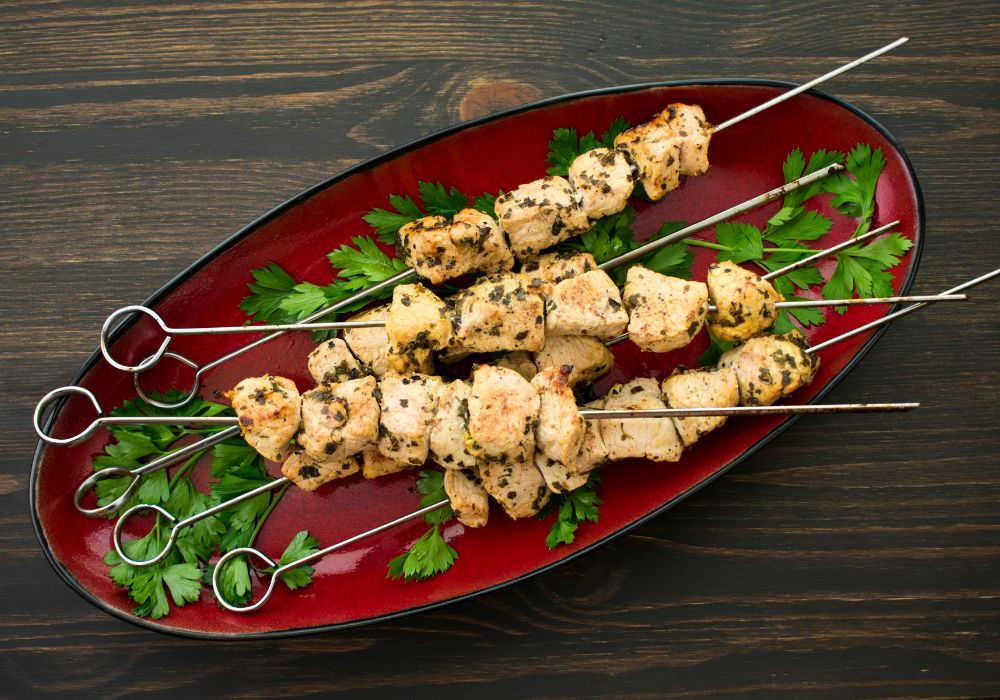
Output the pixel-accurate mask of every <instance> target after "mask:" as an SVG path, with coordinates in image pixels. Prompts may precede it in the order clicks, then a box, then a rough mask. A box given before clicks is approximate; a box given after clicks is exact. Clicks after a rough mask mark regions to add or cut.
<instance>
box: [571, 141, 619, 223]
mask: <svg viewBox="0 0 1000 700" xmlns="http://www.w3.org/2000/svg"><path fill="white" fill-rule="evenodd" d="M569 181H570V182H571V183H572V184H573V188H574V189H575V190H576V192H577V194H578V195H579V196H580V200H581V201H580V205H581V206H582V207H583V213H584V214H586V215H587V217H588V218H590V219H592V220H593V219H599V218H601V217H602V216H611V215H612V214H617V213H618V212H620V211H621V210H622V209H624V208H625V205H626V204H628V198H629V197H631V196H632V188H633V185H634V183H633V179H632V165H631V164H630V163H629V162H628V160H627V159H626V158H625V154H624V153H622V152H621V151H619V150H617V149H614V150H612V149H610V148H595V149H594V150H592V151H587V152H586V153H584V154H582V155H580V156H578V157H577V158H576V159H575V160H574V161H573V163H572V164H571V165H570V166H569Z"/></svg>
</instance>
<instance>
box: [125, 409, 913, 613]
mask: <svg viewBox="0 0 1000 700" xmlns="http://www.w3.org/2000/svg"><path fill="white" fill-rule="evenodd" d="M919 406H920V404H917V403H882V404H830V405H825V406H811V405H806V406H736V407H731V408H710V409H709V408H704V409H702V408H688V409H672V408H667V409H650V410H633V411H606V410H582V411H580V413H581V414H582V415H583V416H584V417H585V418H606V419H621V418H667V417H671V418H684V417H694V416H720V415H725V416H734V415H754V416H759V415H775V414H780V415H787V414H792V413H795V414H804V413H812V414H816V413H856V412H861V413H869V412H875V411H912V410H914V409H915V408H918V407H919ZM268 486H271V484H268ZM234 500H235V499H234ZM448 504H449V500H448V499H447V498H445V499H442V500H440V501H438V502H437V503H432V504H430V505H428V506H424V507H423V508H420V509H419V510H415V511H413V512H412V513H407V514H406V515H403V516H400V517H398V518H396V519H395V520H391V521H389V522H387V523H383V524H381V525H378V526H377V527H373V528H372V529H370V530H366V531H365V532H362V533H360V534H357V535H353V536H352V537H348V538H347V539H346V540H341V541H340V542H337V543H335V544H332V545H330V546H329V547H326V548H324V549H321V550H319V551H318V552H315V553H313V554H310V555H308V556H305V557H301V558H300V559H296V560H295V561H292V562H288V563H287V564H283V565H282V566H278V563H277V562H275V561H274V560H273V559H271V558H270V557H269V556H267V555H266V554H264V553H263V552H262V551H260V550H259V549H257V548H256V547H240V548H238V549H234V550H232V551H230V552H227V553H226V554H224V555H222V556H221V557H220V558H219V560H218V561H217V562H216V564H215V570H214V571H213V572H212V590H213V592H214V593H215V597H216V600H218V602H219V604H220V605H222V606H223V607H224V608H226V609H227V610H229V611H231V612H241V613H242V612H252V611H254V610H257V609H259V608H260V607H261V606H263V605H264V604H265V603H267V601H268V600H270V598H271V595H272V594H273V593H274V588H275V585H276V583H277V581H278V579H279V578H280V577H281V575H282V574H283V573H285V572H286V571H290V570H292V569H296V568H298V567H300V566H304V565H306V564H309V563H311V562H314V561H317V560H319V559H321V558H323V557H325V556H326V555H327V554H331V553H332V552H336V551H337V550H339V549H343V548H344V547H347V546H349V545H352V544H354V543H355V542H359V541H361V540H363V539H365V538H368V537H371V536H373V535H377V534H379V533H381V532H385V531H386V530H388V529H390V528H393V527H396V526H397V525H401V524H403V523H406V522H409V521H410V520H415V519H416V518H420V517H422V516H424V515H426V514H427V513H431V512H433V511H435V510H437V509H439V508H443V507H444V506H446V505H448ZM140 507H141V506H137V507H136V508H140ZM151 508H153V509H155V510H157V511H158V512H160V513H161V514H164V515H166V517H168V518H169V519H170V520H171V521H174V518H173V516H171V515H170V514H169V513H167V512H166V511H165V510H163V509H162V508H159V507H158V506H151ZM129 512H131V511H129ZM127 515H128V513H126V514H125V515H122V520H124V519H125V517H126V516H127ZM199 515H201V514H199ZM193 517H198V516H193ZM122 520H119V521H118V525H116V527H115V548H116V549H117V550H118V555H119V556H121V557H122V558H123V559H125V556H124V554H122V549H121V545H120V525H121V522H122ZM191 520H192V519H191V518H188V519H187V521H181V523H177V524H176V525H174V529H172V530H171V532H170V535H169V539H168V542H169V543H171V546H172V543H173V541H174V540H175V539H176V534H177V529H178V527H179V526H180V525H181V524H182V523H184V522H190V521H191ZM166 551H169V550H166ZM163 556H166V553H161V556H160V557H158V558H157V559H156V560H154V561H151V562H149V563H154V562H155V561H159V560H160V559H162V557H163ZM239 556H253V557H257V558H258V559H259V560H261V561H263V562H264V563H265V566H264V567H258V566H256V565H254V569H255V570H257V571H258V572H260V573H264V574H269V577H268V584H267V588H266V590H265V591H264V594H263V595H262V596H261V597H260V598H259V599H258V600H256V601H255V602H251V603H247V604H246V605H234V604H232V603H230V602H229V601H227V600H226V599H225V597H224V596H223V595H222V587H221V584H220V579H219V575H220V573H221V572H222V570H223V568H224V567H225V566H226V564H227V563H228V562H229V561H230V560H231V559H233V558H235V557H239ZM129 563H132V564H133V565H137V566H141V565H143V563H142V562H132V561H129Z"/></svg>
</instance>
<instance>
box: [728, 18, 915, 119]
mask: <svg viewBox="0 0 1000 700" xmlns="http://www.w3.org/2000/svg"><path fill="white" fill-rule="evenodd" d="M909 40H910V39H909V37H905V36H904V37H902V38H900V39H896V41H894V42H892V43H891V44H886V45H885V46H883V47H882V48H880V49H876V50H875V51H872V52H871V53H869V54H865V55H864V56H862V57H861V58H858V59H855V60H853V61H851V62H850V63H845V64H844V65H842V66H841V67H840V68H836V69H834V70H832V71H830V72H829V73H826V74H824V75H821V76H819V77H818V78H814V79H812V80H810V81H809V82H807V83H802V85H799V86H798V87H797V88H794V89H792V90H789V91H788V92H783V93H781V94H780V95H778V96H777V97H775V98H774V99H771V100H768V101H767V102H765V103H764V104H761V105H757V106H756V107H754V108H753V109H748V110H747V111H746V112H743V114H737V115H736V116H735V117H733V118H732V119H729V120H727V121H724V122H722V123H721V124H719V125H717V126H716V127H715V133H719V132H720V131H722V130H723V129H728V128H729V127H731V126H733V125H734V124H739V123H740V122H741V121H743V120H744V119H749V118H750V117H752V116H753V115H755V114H760V113H761V112H763V111H764V110H765V109H770V108H771V107H774V106H775V105H779V104H781V103H782V102H784V101H785V100H790V99H791V98H793V97H795V96H796V95H798V94H801V93H803V92H805V91H806V90H810V89H812V88H814V87H816V86H817V85H819V84H820V83H825V82H826V81H827V80H830V79H831V78H836V77H837V76H838V75H841V74H842V73H846V72H847V71H849V70H851V69H852V68H856V67H858V66H860V65H861V64H862V63H867V62H868V61H870V60H872V59H873V58H877V57H879V56H881V55H882V54H884V53H888V52H889V51H892V50H893V49H894V48H896V47H897V46H902V45H903V44H905V43H906V42H908V41H909Z"/></svg>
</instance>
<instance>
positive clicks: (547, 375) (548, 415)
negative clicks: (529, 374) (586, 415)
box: [531, 365, 586, 464]
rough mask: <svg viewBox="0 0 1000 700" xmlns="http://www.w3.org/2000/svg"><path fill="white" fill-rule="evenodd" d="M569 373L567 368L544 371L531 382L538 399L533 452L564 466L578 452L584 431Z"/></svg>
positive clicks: (568, 367) (549, 368) (569, 368)
mask: <svg viewBox="0 0 1000 700" xmlns="http://www.w3.org/2000/svg"><path fill="white" fill-rule="evenodd" d="M570 372H572V367H570V366H569V365H562V366H561V367H547V368H546V369H543V370H542V371H541V372H539V373H538V374H537V375H536V376H535V378H534V379H532V380H531V386H532V387H533V388H534V390H535V391H536V392H538V398H539V410H538V427H537V428H536V429H535V441H536V449H537V450H538V451H539V452H541V453H543V454H544V455H545V456H546V457H548V458H549V459H551V460H552V461H555V462H562V463H563V464H569V463H570V460H571V459H572V458H573V457H575V456H576V455H577V454H578V453H579V452H580V447H581V445H582V444H583V434H584V432H585V431H586V428H585V426H584V424H583V417H582V416H581V415H580V411H579V410H578V409H577V407H576V397H575V396H573V389H572V388H571V387H570V384H569V376H570Z"/></svg>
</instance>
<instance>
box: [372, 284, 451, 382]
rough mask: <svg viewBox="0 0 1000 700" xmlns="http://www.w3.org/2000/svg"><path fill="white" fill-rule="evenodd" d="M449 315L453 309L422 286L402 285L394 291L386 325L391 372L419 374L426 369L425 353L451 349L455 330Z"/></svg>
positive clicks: (387, 353) (387, 356) (387, 355)
mask: <svg viewBox="0 0 1000 700" xmlns="http://www.w3.org/2000/svg"><path fill="white" fill-rule="evenodd" d="M448 311H449V305H448V304H447V303H446V302H444V301H442V300H441V299H439V298H438V297H437V295H436V294H434V293H433V292H431V291H430V290H429V289H427V288H426V287H425V286H424V285H422V284H401V285H399V286H398V287H396V288H395V289H393V290H392V306H391V307H390V308H389V317H388V318H387V319H386V323H385V331H386V335H387V336H388V338H389V349H388V351H387V352H386V358H387V360H388V362H389V368H390V369H393V370H395V371H397V372H409V371H417V370H419V369H420V368H422V367H423V361H424V360H423V357H424V356H425V353H428V352H429V351H432V350H439V349H441V348H443V347H447V346H448V345H450V344H451V339H452V328H451V321H450V320H449V317H448ZM428 361H431V362H433V360H432V359H429V360H428Z"/></svg>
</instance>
